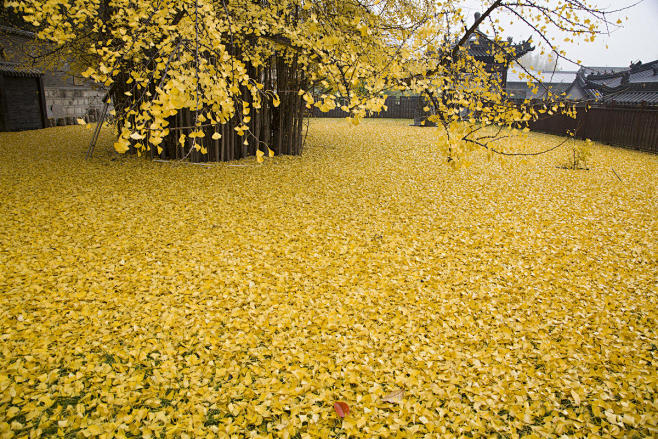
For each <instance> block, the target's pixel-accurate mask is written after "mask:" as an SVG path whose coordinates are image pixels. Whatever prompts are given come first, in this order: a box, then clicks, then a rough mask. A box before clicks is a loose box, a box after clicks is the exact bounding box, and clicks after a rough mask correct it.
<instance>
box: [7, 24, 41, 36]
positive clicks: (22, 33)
mask: <svg viewBox="0 0 658 439" xmlns="http://www.w3.org/2000/svg"><path fill="white" fill-rule="evenodd" d="M0 34H9V35H20V36H22V37H28V38H34V37H35V36H36V35H35V33H34V32H30V31H26V30H23V29H18V28H15V27H9V26H0Z"/></svg>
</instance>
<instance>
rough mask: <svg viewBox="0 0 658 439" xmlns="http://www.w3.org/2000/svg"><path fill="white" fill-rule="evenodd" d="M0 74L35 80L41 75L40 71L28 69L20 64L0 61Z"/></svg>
mask: <svg viewBox="0 0 658 439" xmlns="http://www.w3.org/2000/svg"><path fill="white" fill-rule="evenodd" d="M0 73H1V74H3V75H5V76H23V77H28V78H29V77H33V78H37V77H39V76H41V75H43V73H42V72H41V71H40V70H37V69H33V68H30V67H24V66H22V65H21V64H18V63H13V62H5V61H0Z"/></svg>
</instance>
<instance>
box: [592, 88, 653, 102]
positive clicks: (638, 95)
mask: <svg viewBox="0 0 658 439" xmlns="http://www.w3.org/2000/svg"><path fill="white" fill-rule="evenodd" d="M603 100H604V101H605V102H615V103H618V104H644V103H646V104H651V105H656V104H658V90H654V91H621V92H618V93H613V94H611V95H608V96H605V97H604V98H603Z"/></svg>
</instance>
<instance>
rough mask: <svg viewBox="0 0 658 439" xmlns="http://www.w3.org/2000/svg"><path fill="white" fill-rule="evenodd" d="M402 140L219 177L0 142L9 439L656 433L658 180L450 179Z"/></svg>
mask: <svg viewBox="0 0 658 439" xmlns="http://www.w3.org/2000/svg"><path fill="white" fill-rule="evenodd" d="M407 125H408V121H383V120H366V121H365V122H363V123H362V124H361V125H359V126H357V127H352V126H351V125H349V124H348V123H347V122H345V121H338V120H322V121H313V122H312V124H311V128H310V134H309V138H308V142H307V147H306V150H305V153H304V155H303V156H302V157H275V158H273V159H267V160H266V161H265V163H263V164H262V165H259V164H257V163H256V160H255V159H254V158H251V159H247V160H243V161H240V162H233V163H230V164H218V165H212V166H208V167H205V166H196V165H185V164H183V165H174V164H170V163H158V162H151V161H147V160H143V159H137V158H131V157H124V156H121V157H119V156H116V155H115V154H114V153H112V152H110V151H111V149H112V147H111V141H112V139H111V133H110V132H109V131H108V132H106V133H104V134H103V137H102V139H101V144H100V146H99V147H98V150H97V154H96V157H95V158H94V159H93V160H92V161H90V162H86V161H84V159H83V156H84V151H85V148H86V144H87V141H88V139H89V137H90V135H91V132H90V131H88V130H85V129H84V128H82V127H60V128H53V129H48V130H42V131H32V132H25V133H2V134H0V199H1V200H2V201H1V202H0V218H1V223H0V270H1V271H0V294H1V295H0V334H1V335H0V337H1V339H0V435H1V436H2V437H12V435H16V436H28V435H29V436H31V437H39V436H46V435H63V436H66V437H83V436H84V437H90V436H94V437H95V436H101V437H103V436H104V437H123V436H125V437H143V438H149V437H182V438H185V437H187V438H190V437H216V436H219V437H227V436H229V435H232V436H234V437H245V436H247V437H269V436H274V437H301V438H308V437H337V436H355V437H385V436H389V437H404V436H409V437H421V436H423V435H428V437H448V436H450V435H454V436H471V437H480V436H483V435H493V436H494V437H496V436H498V437H510V438H511V437H517V436H527V437H545V436H549V437H553V436H560V435H568V436H586V435H590V437H598V436H614V437H648V436H655V435H657V434H658V429H657V428H658V426H657V425H658V391H657V383H658V370H657V366H658V337H657V334H656V327H657V325H656V323H657V322H656V319H657V309H658V308H657V306H658V305H657V299H658V297H657V295H658V291H657V289H658V285H657V279H658V258H657V239H656V236H658V215H657V214H658V194H657V192H656V189H657V182H658V177H657V175H658V157H657V156H655V155H649V154H643V153H639V152H634V151H629V150H624V149H620V148H613V147H608V146H603V145H598V144H594V145H592V147H591V150H592V158H591V161H592V164H591V169H590V170H588V171H570V170H565V169H560V168H557V167H556V165H560V164H561V163H562V162H563V161H564V156H566V155H567V154H568V153H569V150H568V149H567V148H568V146H567V147H564V148H561V149H560V150H558V151H556V152H554V153H551V154H549V155H544V156H540V157H538V158H534V159H529V160H520V159H515V158H508V159H504V160H502V161H498V160H494V161H491V162H488V161H486V159H484V158H482V159H476V160H475V164H473V165H472V166H470V167H468V168H465V169H461V170H456V171H455V170H452V169H450V168H449V167H448V166H446V164H445V156H443V155H441V154H440V153H439V152H438V150H437V148H436V146H433V142H435V140H436V137H435V136H436V133H435V131H434V130H433V129H429V128H413V127H409V126H407ZM555 141H556V138H554V137H550V136H544V135H539V134H532V135H530V136H529V137H528V138H527V139H526V140H524V141H523V142H525V143H524V146H527V147H529V148H530V149H541V148H542V147H544V146H546V145H549V144H551V142H555ZM612 168H614V171H615V172H616V173H617V174H618V176H619V178H621V180H622V181H620V180H619V178H617V176H615V174H614V173H613V171H612ZM337 401H341V402H344V403H346V405H347V406H349V410H350V411H349V413H348V414H347V415H346V416H345V418H344V419H341V418H340V417H339V416H338V414H337V413H336V411H335V410H334V408H333V405H334V403H335V402H337ZM341 407H342V406H341Z"/></svg>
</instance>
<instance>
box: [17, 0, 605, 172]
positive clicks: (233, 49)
mask: <svg viewBox="0 0 658 439" xmlns="http://www.w3.org/2000/svg"><path fill="white" fill-rule="evenodd" d="M479 4H480V10H481V11H482V14H479V15H478V18H477V19H476V20H475V22H470V23H469V21H470V20H469V19H468V18H467V16H466V12H465V9H462V6H463V5H462V2H461V1H458V0H446V1H430V0H278V1H269V0H156V1H152V0H11V1H7V2H6V5H7V6H9V7H12V8H13V9H14V10H15V11H16V12H18V13H19V14H21V16H22V17H23V18H24V19H25V20H26V21H27V22H29V23H31V24H32V25H33V26H35V27H36V28H37V29H39V32H38V36H39V38H41V39H44V40H47V41H49V42H50V43H52V44H54V45H55V46H56V47H58V49H59V51H58V54H59V55H60V56H65V57H67V59H70V60H72V64H73V65H75V67H76V68H77V69H79V70H80V72H81V73H82V74H83V75H84V76H85V77H88V78H92V79H93V80H94V81H97V82H98V83H100V84H103V85H104V86H105V87H107V88H108V90H109V92H108V99H109V98H111V100H112V103H113V106H114V109H113V110H112V111H113V113H114V115H115V116H116V120H117V125H118V139H117V142H116V143H115V148H116V150H117V151H118V152H126V151H128V150H130V149H132V150H134V151H136V152H137V153H139V154H142V153H145V152H147V151H150V153H151V154H152V155H153V154H159V155H160V156H162V157H165V158H179V159H183V158H191V159H192V160H195V161H205V160H229V159H233V158H239V157H243V156H245V155H249V154H255V155H256V156H257V158H258V159H259V161H261V160H262V157H263V155H265V154H270V155H273V154H274V153H280V154H300V153H301V150H302V145H303V139H302V131H303V127H302V121H303V118H304V109H305V108H310V107H311V106H315V107H318V108H319V109H320V110H322V111H328V110H330V109H332V108H335V107H336V106H340V107H341V108H342V109H343V110H345V111H348V112H349V113H350V116H351V118H352V119H353V120H354V121H355V122H358V120H359V119H361V118H363V117H365V116H367V115H369V114H371V113H374V112H377V111H380V110H381V109H382V108H383V106H384V102H385V96H386V93H388V92H390V91H391V90H407V91H412V92H417V93H423V94H424V95H426V96H427V102H428V104H429V105H428V107H427V108H426V110H428V111H430V112H431V114H432V116H431V119H433V120H434V121H437V122H440V123H441V124H442V126H443V127H444V128H445V130H446V132H447V133H448V134H449V135H448V139H449V140H448V144H447V145H443V146H445V147H446V153H447V154H448V158H449V160H451V161H454V160H458V159H460V158H462V157H464V156H466V155H467V154H468V152H469V151H471V150H473V149H477V148H486V149H489V150H490V151H492V152H502V151H500V150H498V149H497V148H496V147H495V146H494V145H495V143H494V142H495V141H496V140H497V139H498V138H500V136H501V133H502V132H503V130H504V129H505V128H511V127H515V128H518V127H521V128H522V127H523V124H524V123H526V122H527V121H529V120H531V119H533V118H536V117H538V115H540V114H542V113H545V112H556V111H570V110H569V108H568V107H567V106H566V105H564V104H563V103H560V102H558V101H557V100H555V102H554V103H553V102H549V104H548V105H543V106H541V107H539V108H538V107H536V106H531V105H521V106H518V105H512V104H511V103H510V102H509V101H508V99H507V98H506V95H505V93H504V90H503V89H502V87H501V82H500V81H498V80H496V72H492V71H489V70H488V69H487V66H486V65H485V64H483V63H482V62H478V61H476V60H475V59H474V58H473V56H471V55H470V54H469V52H468V50H467V49H466V48H467V45H468V44H469V42H471V41H472V39H473V38H474V37H475V36H476V35H477V30H478V29H479V28H480V27H481V26H485V25H486V26H488V27H489V29H490V31H491V33H492V41H493V45H492V46H491V48H490V50H491V56H492V57H493V58H494V59H495V60H496V61H497V62H501V63H504V62H505V61H506V60H509V59H512V58H514V50H515V48H514V46H513V45H512V44H510V43H509V42H507V41H506V40H504V39H503V38H502V37H501V35H502V32H503V30H504V28H505V23H506V22H508V21H509V19H510V18H512V19H514V20H516V21H519V22H522V23H525V24H526V25H527V26H528V27H529V28H531V29H532V30H533V31H535V32H537V33H538V35H540V37H539V38H541V39H543V40H545V41H544V42H545V43H547V45H548V47H550V48H551V49H552V50H554V51H555V52H556V55H557V56H559V57H565V56H566V55H565V53H564V52H560V51H559V49H558V48H557V46H556V45H555V43H554V41H553V40H552V39H551V38H549V35H550V34H551V32H555V31H557V33H562V34H564V33H567V34H569V35H571V37H573V38H582V39H593V38H595V37H596V35H597V34H599V33H601V30H600V29H602V27H601V25H603V24H606V25H609V24H611V23H610V22H609V21H608V19H607V16H606V13H605V12H604V11H601V10H599V9H597V8H596V7H594V6H593V5H592V4H590V3H589V2H587V1H581V0H544V1H542V0H528V1H525V2H517V1H510V0H495V1H482V2H479ZM557 33H556V34H557ZM571 37H570V38H571ZM527 75H528V76H527V79H528V81H538V78H537V76H536V75H534V74H533V73H532V72H531V71H528V72H527ZM526 104H527V103H526ZM490 126H494V127H496V129H497V131H496V132H495V133H494V134H491V132H490V130H488V131H482V129H484V128H487V127H490Z"/></svg>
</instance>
